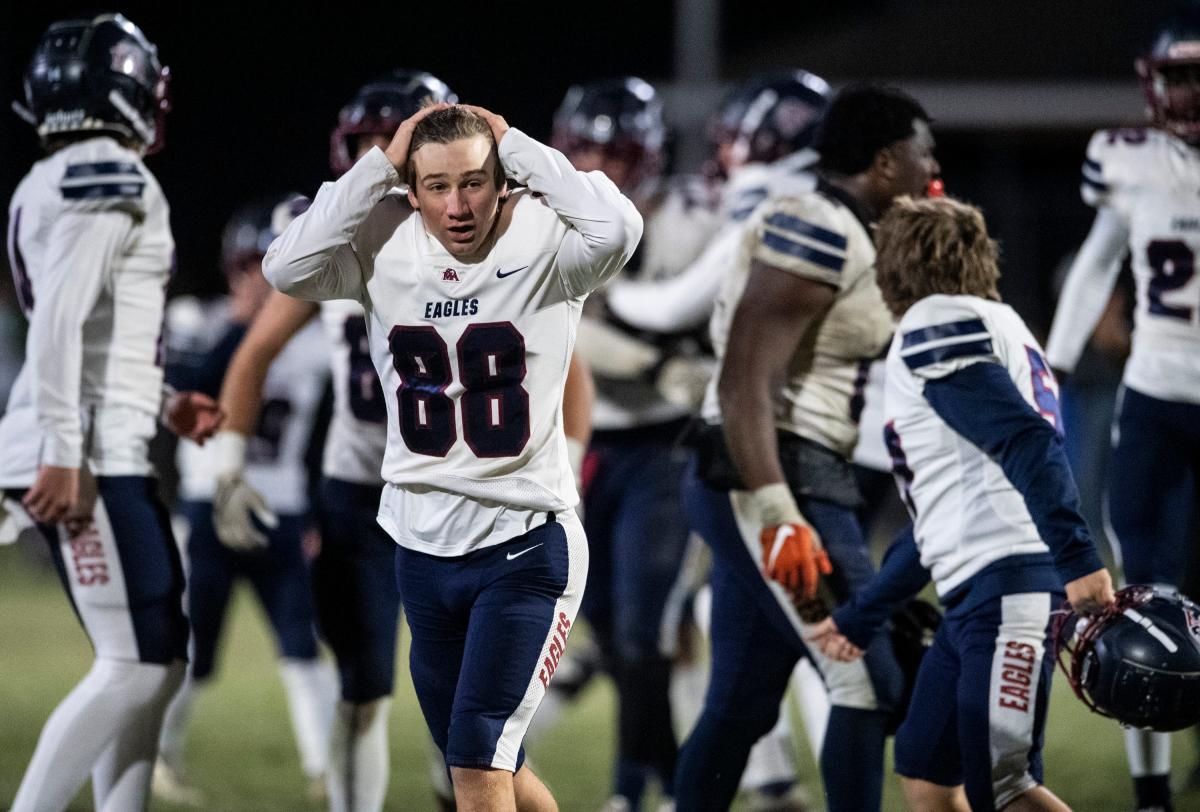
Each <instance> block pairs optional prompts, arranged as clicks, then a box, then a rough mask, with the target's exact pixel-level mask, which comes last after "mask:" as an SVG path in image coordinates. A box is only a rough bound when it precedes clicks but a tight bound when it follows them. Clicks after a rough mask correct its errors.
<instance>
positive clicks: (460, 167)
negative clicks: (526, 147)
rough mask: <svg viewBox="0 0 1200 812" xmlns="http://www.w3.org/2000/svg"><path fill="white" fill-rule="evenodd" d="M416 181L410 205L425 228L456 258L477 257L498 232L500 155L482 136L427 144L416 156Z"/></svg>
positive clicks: (413, 156)
mask: <svg viewBox="0 0 1200 812" xmlns="http://www.w3.org/2000/svg"><path fill="white" fill-rule="evenodd" d="M410 160H412V161H413V162H414V169H415V176H416V179H417V181H416V183H415V184H413V188H411V189H409V192H408V196H409V202H410V203H412V205H413V208H415V209H418V210H419V211H420V212H421V218H422V220H424V222H425V228H426V229H428V231H429V233H430V234H432V235H433V236H434V237H436V238H437V240H438V242H440V243H441V244H442V246H443V247H444V248H445V249H446V250H447V251H449V252H450V253H451V254H452V255H454V256H455V257H458V258H460V259H463V260H469V261H476V259H477V258H476V257H475V256H474V255H475V254H476V253H477V252H478V251H479V249H480V247H481V246H482V245H483V244H484V242H485V241H486V240H487V238H488V235H490V234H491V232H492V226H493V225H495V223H496V214H497V212H498V211H499V203H500V195H501V193H502V191H503V190H502V189H498V188H497V187H496V181H495V168H496V152H495V150H494V149H493V148H492V145H491V142H490V141H488V140H487V139H486V138H484V137H483V136H482V135H476V136H473V137H471V138H463V139H460V140H458V141H451V142H450V143H448V144H436V143H429V144H424V145H422V146H421V147H420V148H418V149H417V151H416V152H414V153H413V155H412V157H411V159H410Z"/></svg>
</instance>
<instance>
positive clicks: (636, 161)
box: [550, 76, 667, 189]
mask: <svg viewBox="0 0 1200 812" xmlns="http://www.w3.org/2000/svg"><path fill="white" fill-rule="evenodd" d="M666 136H667V127H666V125H665V124H664V123H663V107H662V101H661V100H660V99H659V97H658V91H656V90H655V89H654V87H653V86H652V85H650V84H649V83H648V82H645V81H643V80H641V79H638V78H636V77H633V76H626V77H622V78H620V79H606V80H603V81H599V82H591V83H589V84H586V85H574V86H573V87H571V89H570V90H568V91H567V95H566V97H565V98H563V102H562V104H561V105H559V108H558V112H556V113H555V114H554V126H553V130H552V132H551V136H550V144H551V146H553V147H554V148H555V149H557V150H559V151H560V152H562V153H563V154H565V155H566V156H567V157H568V158H570V157H572V155H573V154H575V153H578V152H579V151H581V150H584V149H588V148H599V149H600V150H601V151H602V152H603V153H604V154H605V156H606V157H610V158H615V159H619V160H623V161H626V162H628V164H629V167H630V171H629V173H628V177H627V178H626V180H625V183H624V184H623V185H624V186H625V187H626V188H629V189H632V188H635V187H636V186H637V185H638V184H639V183H641V182H642V181H644V180H646V179H647V178H650V177H652V176H654V175H656V174H658V172H659V171H660V170H661V168H662V162H663V142H664V141H665V140H666Z"/></svg>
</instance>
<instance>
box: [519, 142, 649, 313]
mask: <svg viewBox="0 0 1200 812" xmlns="http://www.w3.org/2000/svg"><path fill="white" fill-rule="evenodd" d="M499 154H500V161H501V163H502V164H503V165H504V167H505V169H506V170H508V172H509V174H511V175H512V176H513V177H514V178H516V180H518V181H519V182H521V183H524V184H526V185H527V186H528V187H529V188H530V189H532V190H533V191H534V192H537V193H538V194H540V195H542V196H543V197H544V198H545V200H546V203H547V204H548V205H549V206H550V208H551V209H553V210H554V211H555V212H556V213H557V214H558V215H559V216H560V217H562V218H563V219H564V220H566V221H567V223H568V224H569V225H570V227H571V232H570V233H569V234H568V235H567V239H565V240H564V242H563V245H562V247H561V248H560V249H559V256H558V266H559V270H560V272H561V273H562V274H563V276H564V279H565V280H566V282H567V284H568V288H569V289H570V290H571V292H572V293H573V294H575V295H581V294H583V293H586V292H587V291H588V290H592V289H594V288H596V287H597V286H599V285H600V284H601V283H603V282H604V280H606V279H608V278H609V277H611V276H612V275H613V274H615V273H616V272H617V271H619V270H620V269H621V268H622V267H623V266H624V265H625V263H626V262H627V261H628V260H629V258H630V257H631V256H633V252H634V250H635V249H636V248H637V244H638V241H639V240H641V238H642V216H641V215H640V214H638V211H637V209H636V208H635V207H634V205H633V203H632V202H631V201H630V200H629V199H628V198H627V197H625V196H624V195H622V194H621V193H620V192H619V191H617V188H616V187H615V186H614V185H613V184H612V182H611V181H609V180H608V178H606V177H604V176H603V175H600V174H599V173H584V172H578V171H576V170H575V168H574V167H572V166H571V162H570V161H568V160H567V158H566V156H565V155H563V154H562V153H561V152H559V151H558V150H556V149H553V148H551V147H548V146H546V145H545V144H541V143H538V142H537V141H535V140H534V139H532V138H530V137H529V136H528V135H526V134H525V133H523V132H521V131H520V130H518V129H516V128H515V127H513V128H510V129H509V130H508V132H507V133H506V134H505V136H504V138H503V139H502V140H501V142H500V145H499Z"/></svg>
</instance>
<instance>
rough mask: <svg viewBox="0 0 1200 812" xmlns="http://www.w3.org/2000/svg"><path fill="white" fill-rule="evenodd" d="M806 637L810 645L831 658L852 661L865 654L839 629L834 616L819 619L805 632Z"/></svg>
mask: <svg viewBox="0 0 1200 812" xmlns="http://www.w3.org/2000/svg"><path fill="white" fill-rule="evenodd" d="M804 639H805V641H806V642H807V643H809V644H810V645H813V646H816V647H817V648H818V649H820V651H821V653H822V654H824V655H825V656H826V657H828V658H829V659H831V660H837V661H839V662H850V661H851V660H857V659H858V658H859V657H862V656H863V650H862V649H860V648H859V647H858V646H856V645H854V644H853V643H851V642H850V641H849V640H848V639H846V636H845V635H843V634H842V633H841V632H840V631H838V627H837V623H835V622H834V620H833V617H832V616H831V617H827V618H825V619H824V620H822V621H819V622H818V623H817V624H816V625H814V626H813V627H812V628H811V629H809V630H808V631H807V632H806V633H805V635H804Z"/></svg>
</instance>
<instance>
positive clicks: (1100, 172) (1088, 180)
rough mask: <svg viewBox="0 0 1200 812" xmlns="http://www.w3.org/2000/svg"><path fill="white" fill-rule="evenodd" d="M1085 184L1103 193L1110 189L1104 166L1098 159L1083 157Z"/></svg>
mask: <svg viewBox="0 0 1200 812" xmlns="http://www.w3.org/2000/svg"><path fill="white" fill-rule="evenodd" d="M1083 185H1084V186H1087V187H1089V188H1091V189H1093V190H1095V191H1097V192H1101V193H1104V192H1107V191H1108V184H1107V183H1105V182H1104V167H1102V166H1101V165H1100V163H1099V162H1098V161H1093V160H1092V159H1091V158H1084V159H1083Z"/></svg>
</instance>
